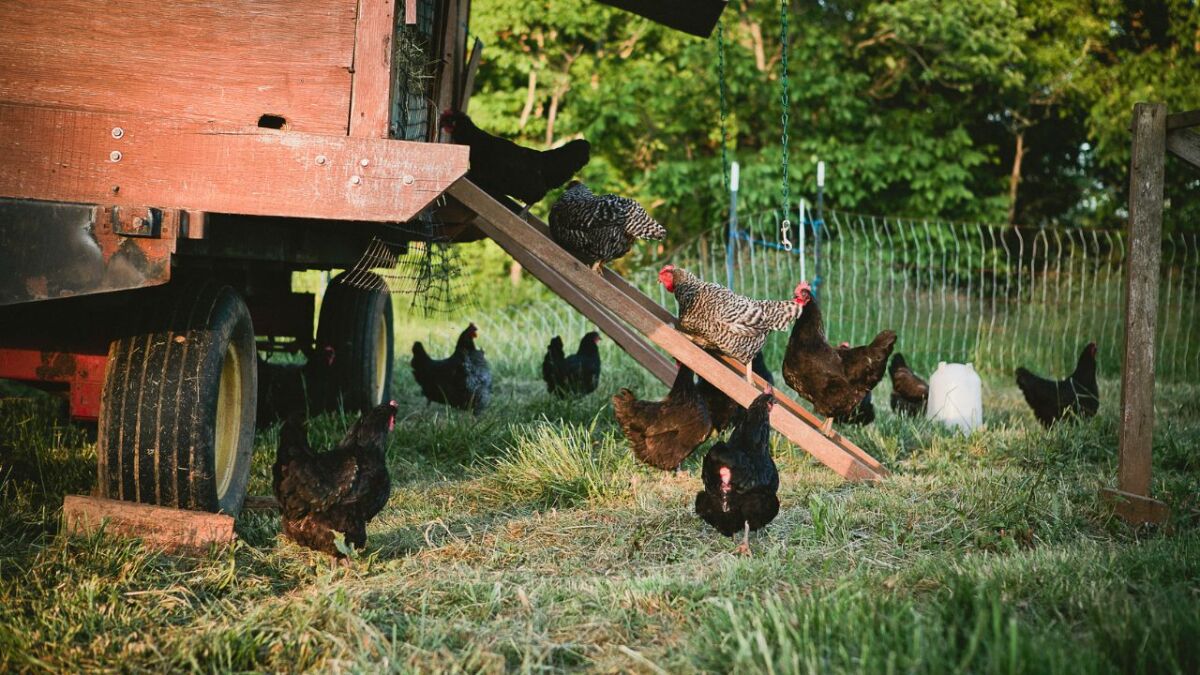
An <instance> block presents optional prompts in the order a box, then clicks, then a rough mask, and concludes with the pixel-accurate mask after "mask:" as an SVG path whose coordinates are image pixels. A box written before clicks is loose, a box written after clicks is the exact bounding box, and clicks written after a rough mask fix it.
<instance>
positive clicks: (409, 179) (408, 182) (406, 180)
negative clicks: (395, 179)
mask: <svg viewBox="0 0 1200 675" xmlns="http://www.w3.org/2000/svg"><path fill="white" fill-rule="evenodd" d="M414 180H416V179H415V178H413V177H412V176H410V175H407V174H406V175H405V176H404V184H405V185H412V184H413V181H414Z"/></svg>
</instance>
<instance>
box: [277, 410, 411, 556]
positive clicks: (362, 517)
mask: <svg viewBox="0 0 1200 675" xmlns="http://www.w3.org/2000/svg"><path fill="white" fill-rule="evenodd" d="M395 421H396V403H395V401H392V402H390V403H386V404H384V405H381V406H377V407H376V408H374V409H373V410H371V411H370V412H368V413H366V414H364V415H363V416H362V417H360V418H359V419H358V421H356V422H355V423H354V425H353V426H352V427H350V431H348V432H347V433H346V436H345V438H343V439H342V441H341V443H338V446H337V447H336V448H334V449H333V450H330V451H328V452H322V453H316V452H314V451H313V449H312V447H310V446H309V444H308V434H307V432H305V430H304V423H303V421H302V420H301V418H300V417H299V416H292V417H289V418H288V420H287V421H286V422H284V424H283V428H282V429H281V430H280V432H279V447H278V450H277V451H276V455H275V465H274V466H273V467H271V471H272V474H273V478H274V480H273V482H272V483H273V488H274V491H275V499H276V500H278V501H279V511H280V515H281V521H282V525H283V533H284V535H286V536H287V537H288V538H289V539H291V540H292V541H294V542H296V543H297V544H300V545H301V546H306V547H308V548H311V549H313V550H316V551H321V552H324V553H328V554H330V555H332V556H336V557H339V558H341V557H345V556H344V554H343V553H342V552H341V551H339V550H338V547H337V544H336V538H337V536H336V534H337V533H341V534H342V535H343V536H344V537H345V542H346V544H347V545H351V546H354V547H355V548H358V549H361V548H363V547H364V546H366V545H367V523H368V522H369V521H370V520H371V519H372V518H374V517H375V515H376V514H378V513H379V511H380V510H382V509H383V507H384V505H385V504H387V500H388V497H389V496H390V494H391V488H392V483H391V479H390V477H389V476H388V471H387V464H386V462H385V459H384V451H385V449H386V445H387V435H388V432H389V431H391V429H392V426H393V425H394V424H395Z"/></svg>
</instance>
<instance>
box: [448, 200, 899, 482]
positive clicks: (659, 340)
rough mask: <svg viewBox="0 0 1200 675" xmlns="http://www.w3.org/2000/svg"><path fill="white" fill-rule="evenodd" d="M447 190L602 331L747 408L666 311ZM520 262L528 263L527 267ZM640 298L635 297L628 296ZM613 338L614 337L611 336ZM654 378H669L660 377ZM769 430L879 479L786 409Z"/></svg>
mask: <svg viewBox="0 0 1200 675" xmlns="http://www.w3.org/2000/svg"><path fill="white" fill-rule="evenodd" d="M447 193H448V194H449V195H450V196H452V197H454V198H455V199H457V200H458V201H459V202H461V203H462V204H463V205H465V206H467V207H468V208H470V209H471V210H473V211H474V212H475V213H477V214H478V215H479V216H480V218H478V219H477V220H476V221H475V225H476V226H477V227H479V228H480V229H481V230H483V231H484V232H486V233H487V234H488V235H489V236H491V237H492V238H493V239H495V240H496V242H497V243H498V244H500V246H501V247H502V248H504V249H505V250H506V251H508V252H509V253H510V254H511V255H513V256H514V257H518V256H519V257H518V261H519V262H521V264H522V265H525V266H526V268H527V269H529V271H530V273H532V274H534V275H535V276H538V278H539V279H542V281H543V282H545V283H546V284H547V285H549V286H550V287H551V288H552V289H553V290H555V292H559V293H560V294H563V295H564V297H565V298H566V299H567V300H568V302H571V303H572V305H574V306H576V308H578V309H579V310H580V311H581V312H583V313H584V314H585V315H586V316H588V317H589V318H590V319H592V320H593V321H596V322H597V325H598V326H600V327H601V329H602V330H606V331H607V329H606V328H605V325H604V323H602V322H605V323H611V321H610V320H611V319H613V318H614V317H620V319H621V320H623V321H625V322H627V323H628V324H629V325H631V326H632V327H633V328H635V329H636V330H638V331H639V332H641V333H642V334H643V335H645V336H646V337H648V338H649V339H650V340H651V341H652V342H654V343H655V344H657V345H658V346H659V347H661V348H663V349H664V350H666V351H667V353H669V354H670V355H671V356H673V357H675V358H676V359H678V360H679V361H680V362H682V363H684V364H686V365H687V366H688V367H689V368H691V369H692V370H693V371H695V372H696V373H697V374H699V375H700V376H702V377H704V379H706V380H708V381H709V382H711V383H712V384H713V386H715V387H717V388H718V389H720V390H721V391H723V392H725V394H726V395H728V396H729V397H730V398H732V399H733V400H734V401H736V402H737V403H738V404H740V405H742V406H749V404H750V403H751V402H752V401H753V400H754V399H755V398H756V397H757V396H758V395H759V393H760V390H759V389H758V388H756V387H755V386H753V385H751V384H750V383H748V382H746V380H745V379H744V378H743V377H742V376H741V375H740V374H738V373H736V372H734V371H733V370H732V369H730V368H729V367H728V366H726V365H724V364H722V363H721V362H719V361H717V360H716V359H714V358H713V357H712V356H710V355H709V354H708V353H707V352H705V351H704V350H702V349H700V348H699V347H697V346H696V345H695V344H694V343H692V341H691V340H690V339H688V338H687V337H686V336H685V335H683V334H682V333H680V332H678V331H676V330H675V328H674V317H670V318H669V320H666V319H665V318H664V317H663V316H662V312H665V311H666V310H664V309H662V308H661V307H660V308H658V311H652V310H651V309H650V308H649V307H648V306H645V305H644V304H643V303H642V302H641V301H640V300H635V299H634V298H633V297H630V295H628V294H627V293H626V291H624V290H621V289H619V288H618V287H617V286H615V285H614V284H613V283H611V281H610V278H609V276H608V275H597V274H595V273H594V272H592V271H591V270H590V269H589V268H588V267H587V266H585V265H583V263H581V262H579V261H578V260H576V259H575V258H574V257H572V256H571V255H570V254H568V253H567V252H566V251H564V250H563V249H562V248H560V247H559V246H558V245H557V244H555V243H554V241H553V240H551V239H550V238H549V237H548V236H547V235H546V233H545V232H544V231H543V230H542V229H540V228H539V227H536V226H533V225H531V224H530V223H528V222H526V221H524V220H522V219H521V218H519V217H517V215H516V214H515V213H513V212H512V211H511V210H509V209H508V208H506V207H505V206H503V205H502V204H500V203H499V202H497V201H496V200H494V199H492V198H491V197H490V196H488V195H487V194H486V193H484V192H483V191H482V190H480V189H479V188H478V187H476V186H475V185H473V184H471V183H470V182H469V181H467V180H466V179H462V180H459V181H458V182H456V183H455V184H454V185H452V186H451V187H450V189H449V190H448V191H447ZM543 227H544V226H543ZM526 261H530V262H533V264H529V265H527V264H526ZM640 295H641V294H640V293H636V294H635V297H636V296H640ZM643 297H644V296H643ZM647 300H648V299H647ZM655 306H656V307H657V305H655ZM606 314H607V316H606ZM617 334H618V335H620V332H619V331H617ZM611 335H612V334H610V336H611ZM613 339H614V341H617V340H618V339H617V337H615V336H614V337H613ZM618 344H620V342H619V341H618ZM622 346H623V347H624V346H625V345H622ZM632 353H633V352H631V354H632ZM640 353H642V354H643V358H645V361H643V359H642V358H639V357H638V356H637V355H635V356H634V358H635V359H638V361H639V363H643V365H646V364H647V363H653V359H652V358H650V357H648V356H646V355H645V352H644V351H640ZM673 370H674V369H673V368H672V371H673ZM651 371H652V372H655V371H656V369H655V368H651ZM655 374H656V376H658V377H659V378H660V379H663V380H664V381H668V380H667V379H666V378H664V377H663V376H662V375H661V374H659V372H655ZM672 376H673V373H672ZM771 426H772V427H774V428H775V429H776V430H777V431H779V432H780V433H781V434H783V435H784V436H785V437H786V438H788V440H790V441H792V442H793V443H795V444H796V445H798V446H800V447H801V448H802V449H803V450H805V451H806V452H808V453H809V454H811V455H812V456H813V457H815V458H816V459H817V460H819V461H821V462H822V463H824V464H825V465H826V466H828V467H830V468H831V469H833V470H834V471H836V472H837V473H838V474H839V475H841V476H843V477H845V478H847V479H849V480H873V479H878V478H881V477H882V476H883V475H884V473H883V472H882V471H880V470H878V469H876V468H874V467H873V466H872V464H877V463H876V462H874V460H872V463H867V462H864V461H863V460H862V459H860V458H859V454H860V453H861V454H863V455H865V454H866V453H863V452H862V451H861V450H858V449H857V448H855V449H856V450H858V452H852V451H850V450H848V449H846V448H844V447H842V446H841V445H839V444H838V443H835V442H834V441H833V440H832V439H829V438H826V437H825V436H824V435H822V434H821V433H820V432H819V431H817V429H815V428H814V426H813V425H812V424H811V423H810V422H808V421H806V420H805V419H804V418H801V417H798V416H797V415H796V414H795V413H794V412H792V410H791V409H790V408H789V407H787V406H785V405H780V406H776V407H775V408H774V409H773V410H772V411H771Z"/></svg>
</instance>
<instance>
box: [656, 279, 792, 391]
mask: <svg viewBox="0 0 1200 675" xmlns="http://www.w3.org/2000/svg"><path fill="white" fill-rule="evenodd" d="M658 281H659V283H661V284H662V285H663V286H665V287H666V289H667V290H668V291H669V292H671V293H674V294H675V301H676V302H678V303H679V321H678V324H679V330H681V331H683V332H684V333H686V334H687V335H688V336H689V337H691V338H692V341H693V342H695V343H696V344H698V345H700V346H701V347H703V348H705V349H712V350H715V351H718V352H720V353H722V354H726V355H728V356H732V357H733V358H735V359H737V360H738V361H741V362H742V363H744V364H746V380H747V381H751V380H752V377H751V372H752V371H751V363H752V361H753V360H754V355H755V354H757V353H759V352H760V351H761V350H762V348H763V344H765V343H766V341H767V333H769V332H770V331H773V330H787V327H788V326H790V325H791V324H792V322H793V321H795V320H796V317H798V316H800V314H801V313H802V312H803V311H804V303H805V302H806V300H804V299H802V297H801V296H800V286H797V287H796V296H795V297H794V298H792V299H791V300H752V299H750V298H747V297H744V296H741V295H738V294H736V293H734V292H733V291H731V290H729V289H728V288H725V287H724V286H721V285H720V284H714V283H711V282H706V281H701V280H700V279H699V278H697V277H696V275H694V274H692V273H691V272H688V271H687V270H685V269H683V268H681V267H675V266H674V265H667V266H666V267H663V268H662V270H661V271H659V273H658ZM801 285H803V284H801Z"/></svg>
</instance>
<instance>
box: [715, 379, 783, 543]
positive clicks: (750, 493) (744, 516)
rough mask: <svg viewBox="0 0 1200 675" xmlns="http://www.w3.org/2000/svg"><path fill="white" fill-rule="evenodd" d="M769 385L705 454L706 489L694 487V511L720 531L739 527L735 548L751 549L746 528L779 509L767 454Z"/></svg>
mask: <svg viewBox="0 0 1200 675" xmlns="http://www.w3.org/2000/svg"><path fill="white" fill-rule="evenodd" d="M774 404H775V399H774V397H773V396H772V394H771V391H770V390H768V391H767V392H766V393H764V394H762V395H761V396H759V397H758V398H756V399H754V402H753V403H751V404H750V408H749V409H748V410H747V411H746V416H745V417H744V418H743V419H742V421H741V423H740V424H738V426H737V428H735V429H734V430H733V433H732V434H730V435H729V440H728V441H725V442H720V441H718V442H717V443H716V444H714V445H713V446H712V447H711V448H709V450H708V454H707V455H705V456H704V466H703V468H702V469H701V477H702V478H703V479H704V491H703V492H698V493H696V515H698V516H700V517H701V518H703V519H704V522H706V523H708V524H709V525H712V526H713V527H715V528H716V529H717V530H718V531H720V532H721V534H724V535H727V536H728V535H732V534H736V533H737V532H739V531H741V532H742V533H743V534H742V543H741V545H740V546H738V548H737V551H738V553H741V554H743V555H749V553H750V530H757V529H760V528H762V527H764V526H766V524H767V523H769V522H771V521H772V520H774V519H775V515H776V514H778V513H779V497H778V496H777V493H778V492H779V471H778V470H777V469H776V468H775V460H774V459H772V458H771V447H770V440H771V424H770V420H769V418H770V414H771V407H772V406H773V405H774Z"/></svg>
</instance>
